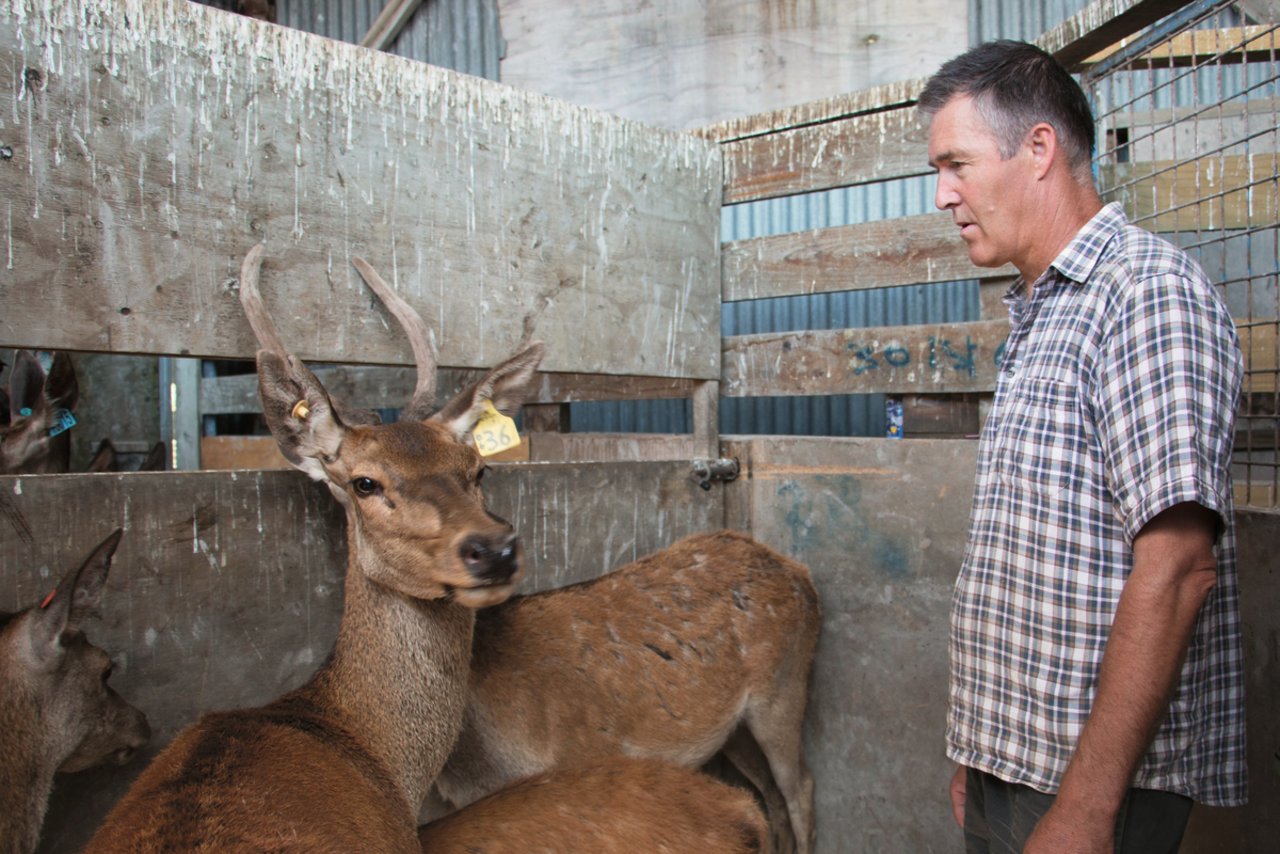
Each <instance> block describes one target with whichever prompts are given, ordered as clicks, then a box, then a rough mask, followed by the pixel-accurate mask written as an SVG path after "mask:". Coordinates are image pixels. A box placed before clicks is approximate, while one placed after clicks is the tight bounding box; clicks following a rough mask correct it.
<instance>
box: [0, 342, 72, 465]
mask: <svg viewBox="0 0 1280 854" xmlns="http://www.w3.org/2000/svg"><path fill="white" fill-rule="evenodd" d="M79 393H80V390H79V383H78V381H77V380H76V372H75V368H74V367H73V366H72V364H71V357H70V356H68V355H67V354H66V353H64V352H61V351H57V352H55V353H54V354H53V360H52V362H51V364H50V366H49V371H48V373H45V369H44V366H43V365H41V363H40V360H39V359H38V358H36V355H35V354H34V353H32V352H31V351H30V350H18V351H17V353H16V354H15V356H14V360H13V367H12V370H11V371H10V374H9V380H8V384H7V387H5V388H0V474H61V473H64V472H67V471H70V469H71V434H70V432H69V428H70V427H71V426H72V425H74V424H75V417H74V416H73V415H72V414H71V410H72V409H74V408H75V405H76V400H77V398H78V397H79Z"/></svg>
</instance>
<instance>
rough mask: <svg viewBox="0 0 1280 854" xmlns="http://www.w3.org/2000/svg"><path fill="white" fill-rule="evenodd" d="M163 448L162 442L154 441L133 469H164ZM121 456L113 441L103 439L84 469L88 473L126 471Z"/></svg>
mask: <svg viewBox="0 0 1280 854" xmlns="http://www.w3.org/2000/svg"><path fill="white" fill-rule="evenodd" d="M165 450H166V449H165V446H164V442H156V443H155V444H154V445H152V446H151V449H150V450H149V451H147V453H146V454H145V455H144V456H143V458H142V461H141V462H140V463H139V464H138V467H137V469H135V471H164V470H165V468H166V465H165ZM121 457H122V454H121V453H120V452H119V451H117V450H116V445H115V443H114V442H112V441H111V439H109V438H107V439H103V440H102V441H100V442H99V443H98V447H97V450H95V451H94V452H93V456H92V457H91V458H90V459H89V466H88V468H86V469H85V471H86V472H88V473H90V474H97V473H101V472H122V471H126V470H127V469H125V464H124V462H123V461H122V459H121Z"/></svg>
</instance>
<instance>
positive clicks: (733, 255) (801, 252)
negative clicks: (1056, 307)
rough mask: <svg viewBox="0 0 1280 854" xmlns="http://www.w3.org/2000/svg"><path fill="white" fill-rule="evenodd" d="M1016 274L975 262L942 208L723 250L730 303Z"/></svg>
mask: <svg viewBox="0 0 1280 854" xmlns="http://www.w3.org/2000/svg"><path fill="white" fill-rule="evenodd" d="M1013 272H1014V270H1013V268H1012V267H1001V268H997V269H990V268H981V267H975V266H974V265H973V263H972V262H971V261H970V260H969V254H968V250H967V249H966V248H965V245H964V241H962V240H961V239H960V237H959V234H957V232H956V227H955V225H953V224H952V222H951V216H950V214H945V213H937V214H924V215H922V216H913V217H901V218H898V219H889V220H877V221H875V222H866V223H858V224H856V225H845V226H837V227H833V228H823V229H815V230H813V231H802V232H793V233H790V234H778V235H770V236H767V237H755V238H750V239H747V240H738V241H734V242H731V243H726V244H724V245H723V246H722V248H721V254H720V277H721V294H722V296H723V299H724V300H725V302H731V301H734V300H745V299H762V298H766V297H781V296H796V295H800V294H817V293H831V292H835V291H850V290H865V289H868V288H881V287H889V286H894V285H915V284H925V283H929V282H949V281H955V280H958V279H990V278H998V277H1005V276H1008V275H1010V274H1011V273H1013Z"/></svg>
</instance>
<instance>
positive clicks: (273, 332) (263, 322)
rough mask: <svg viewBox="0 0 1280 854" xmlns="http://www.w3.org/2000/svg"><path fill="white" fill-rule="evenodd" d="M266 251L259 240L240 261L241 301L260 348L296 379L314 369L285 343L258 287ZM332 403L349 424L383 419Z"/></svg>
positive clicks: (371, 422)
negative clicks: (291, 351)
mask: <svg viewBox="0 0 1280 854" xmlns="http://www.w3.org/2000/svg"><path fill="white" fill-rule="evenodd" d="M265 253H266V246H265V245H263V244H261V243H259V244H258V245H256V246H254V247H253V248H252V249H250V250H249V252H248V253H247V254H246V255H245V256H244V261H243V262H242V263H241V264H240V305H241V307H243V308H244V314H245V317H246V318H247V319H248V321H249V326H251V327H252V328H253V335H254V337H255V338H257V339H258V348H259V349H260V350H268V351H270V352H272V353H274V354H276V355H277V356H279V357H280V359H281V360H282V361H283V362H284V364H286V365H288V366H289V373H290V374H291V375H292V376H293V377H294V378H295V379H299V378H300V377H302V376H303V375H307V376H309V375H310V372H309V371H308V370H307V368H306V366H305V365H303V364H302V362H301V361H300V360H298V359H296V358H294V357H293V355H292V354H291V353H290V352H289V350H288V348H287V347H285V346H284V341H283V340H282V339H281V338H280V331H279V330H278V329H277V328H276V325H275V322H274V321H272V319H271V315H269V314H267V308H266V306H265V305H263V303H262V293H261V291H259V290H258V274H259V271H260V270H261V269H262V256H263V255H264V254H265ZM332 403H333V407H334V410H335V411H336V412H337V414H338V417H339V418H341V419H342V420H343V421H344V422H345V423H347V424H352V425H354V424H378V423H381V421H382V419H381V418H380V417H379V416H378V413H376V412H374V411H373V410H372V409H357V408H354V407H350V406H347V405H346V404H345V403H343V402H342V401H338V400H334V401H332ZM304 409H305V405H304Z"/></svg>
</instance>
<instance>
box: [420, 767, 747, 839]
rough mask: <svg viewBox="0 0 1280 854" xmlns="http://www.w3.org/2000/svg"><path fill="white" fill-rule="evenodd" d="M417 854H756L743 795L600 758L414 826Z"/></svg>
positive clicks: (688, 775) (705, 780)
mask: <svg viewBox="0 0 1280 854" xmlns="http://www.w3.org/2000/svg"><path fill="white" fill-rule="evenodd" d="M418 842H419V844H420V845H421V849H422V854H542V852H545V854H563V852H578V851H582V852H586V851H590V852H592V853H593V854H635V852H642V851H668V852H687V854H763V852H767V851H768V850H769V847H768V834H767V829H766V826H765V821H764V816H763V815H762V814H761V812H760V808H759V807H758V806H757V805H756V802H755V800H754V799H753V798H752V796H751V794H750V793H749V792H747V791H746V790H744V789H740V788H737V787H734V786H730V785H729V784H727V783H722V782H720V781H718V780H715V779H713V778H711V777H709V776H707V775H706V774H702V773H699V772H697V771H694V770H692V769H690V768H685V767H683V766H678V765H673V764H671V763H667V762H661V761H657V760H652V759H635V758H629V757H623V756H613V757H608V758H605V759H602V760H599V761H596V762H593V763H591V764H584V765H581V766H575V767H566V768H560V769H557V770H555V771H551V772H548V773H545V774H539V775H536V776H534V777H532V778H529V779H526V780H523V781H521V782H519V783H516V784H514V785H513V786H511V787H509V788H506V789H503V790H501V791H499V792H497V793H495V794H493V795H490V796H489V797H487V798H485V799H483V800H480V801H477V802H476V803H474V804H471V805H470V806H468V807H465V808H463V809H462V810H459V811H458V812H455V813H452V814H450V815H447V816H444V817H443V818H440V819H437V820H436V821H434V822H431V823H430V824H426V825H423V826H422V827H421V828H419V831H418Z"/></svg>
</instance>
